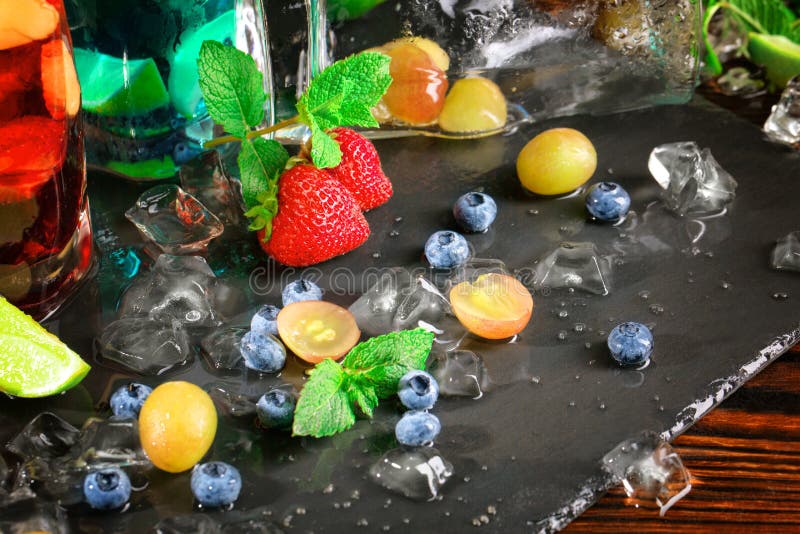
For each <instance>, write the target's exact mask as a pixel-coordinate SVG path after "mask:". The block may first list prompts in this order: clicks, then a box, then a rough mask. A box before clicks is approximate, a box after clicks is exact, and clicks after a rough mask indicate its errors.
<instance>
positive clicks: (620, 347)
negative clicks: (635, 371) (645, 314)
mask: <svg viewBox="0 0 800 534" xmlns="http://www.w3.org/2000/svg"><path fill="white" fill-rule="evenodd" d="M608 349H609V350H610V351H611V356H612V357H613V358H614V359H615V360H617V361H618V362H619V363H620V364H621V365H641V364H643V363H645V362H646V361H647V360H648V359H649V358H650V354H652V353H653V334H652V332H650V329H649V328H647V327H646V326H645V325H643V324H641V323H634V322H628V323H622V324H620V325H617V326H615V327H614V329H613V330H612V331H611V333H610V334H608Z"/></svg>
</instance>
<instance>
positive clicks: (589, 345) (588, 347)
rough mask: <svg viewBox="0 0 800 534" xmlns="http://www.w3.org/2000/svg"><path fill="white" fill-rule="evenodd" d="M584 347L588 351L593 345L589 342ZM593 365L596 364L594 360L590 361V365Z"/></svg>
mask: <svg viewBox="0 0 800 534" xmlns="http://www.w3.org/2000/svg"><path fill="white" fill-rule="evenodd" d="M583 346H584V347H586V348H587V349H591V348H592V344H591V343H589V342H588V341H587V342H586V343H584V344H583ZM593 363H594V360H590V361H589V365H592V364H593Z"/></svg>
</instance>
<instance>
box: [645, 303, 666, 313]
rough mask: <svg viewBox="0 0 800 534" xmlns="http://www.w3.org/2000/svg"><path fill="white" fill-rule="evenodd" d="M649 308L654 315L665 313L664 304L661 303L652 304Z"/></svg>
mask: <svg viewBox="0 0 800 534" xmlns="http://www.w3.org/2000/svg"><path fill="white" fill-rule="evenodd" d="M648 310H650V313H652V314H653V315H661V314H662V313H664V306H662V305H661V304H651V305H650V307H649V308H648Z"/></svg>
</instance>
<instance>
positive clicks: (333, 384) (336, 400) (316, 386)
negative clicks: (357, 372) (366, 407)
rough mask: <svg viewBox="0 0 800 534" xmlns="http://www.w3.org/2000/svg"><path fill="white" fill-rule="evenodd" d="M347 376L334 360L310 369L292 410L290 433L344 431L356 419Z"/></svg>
mask: <svg viewBox="0 0 800 534" xmlns="http://www.w3.org/2000/svg"><path fill="white" fill-rule="evenodd" d="M346 380H347V376H346V374H345V372H344V370H343V369H342V367H341V366H340V365H339V364H338V363H336V362H335V361H333V360H329V359H325V360H322V361H321V362H320V363H318V364H317V366H316V367H315V368H314V369H313V370H312V371H311V376H310V377H309V379H308V381H307V382H306V384H305V386H303V391H302V393H301V395H300V399H299V400H298V401H297V406H296V407H295V411H294V423H293V424H292V434H293V435H295V436H314V437H317V438H321V437H324V436H331V435H333V434H336V433H338V432H341V431H343V430H347V429H348V428H350V427H351V426H353V425H354V424H355V422H356V416H355V413H354V412H353V408H352V407H351V403H350V398H349V396H348V394H347V389H346Z"/></svg>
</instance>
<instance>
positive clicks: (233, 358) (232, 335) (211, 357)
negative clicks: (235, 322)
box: [200, 327, 247, 371]
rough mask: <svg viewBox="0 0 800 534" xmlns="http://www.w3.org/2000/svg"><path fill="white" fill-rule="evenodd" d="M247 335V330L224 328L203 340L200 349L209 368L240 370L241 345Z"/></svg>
mask: <svg viewBox="0 0 800 534" xmlns="http://www.w3.org/2000/svg"><path fill="white" fill-rule="evenodd" d="M246 333H247V329H245V328H237V327H222V328H219V329H217V330H215V331H213V332H212V333H210V334H209V335H207V336H206V337H205V338H203V340H202V341H201V342H200V347H201V348H202V349H203V350H202V354H203V358H205V360H206V362H207V363H208V365H209V367H211V368H212V369H214V370H216V371H231V370H238V369H240V368H241V367H242V352H241V350H240V349H239V343H241V341H242V337H243V336H244V335H245V334H246Z"/></svg>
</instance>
